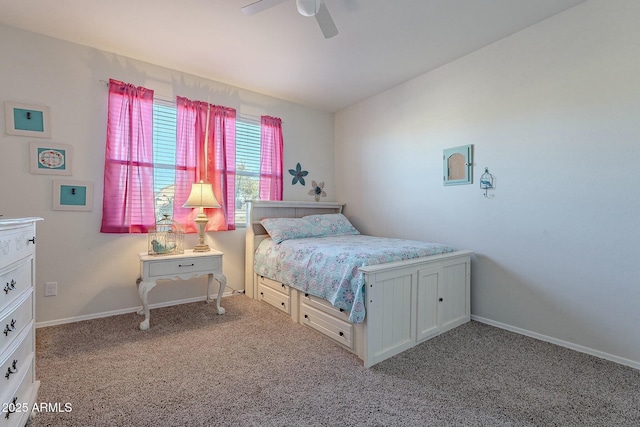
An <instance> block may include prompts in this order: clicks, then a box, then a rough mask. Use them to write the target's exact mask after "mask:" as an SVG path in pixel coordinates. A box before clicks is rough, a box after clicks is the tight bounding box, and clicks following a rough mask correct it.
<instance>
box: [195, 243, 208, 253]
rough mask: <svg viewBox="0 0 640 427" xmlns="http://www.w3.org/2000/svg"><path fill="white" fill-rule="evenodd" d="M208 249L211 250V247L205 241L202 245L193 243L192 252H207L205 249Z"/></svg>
mask: <svg viewBox="0 0 640 427" xmlns="http://www.w3.org/2000/svg"><path fill="white" fill-rule="evenodd" d="M210 250H211V248H210V247H209V245H207V244H206V243H205V244H203V245H195V247H194V248H193V251H194V252H207V251H210Z"/></svg>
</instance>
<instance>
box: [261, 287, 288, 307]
mask: <svg viewBox="0 0 640 427" xmlns="http://www.w3.org/2000/svg"><path fill="white" fill-rule="evenodd" d="M258 299H259V300H260V301H264V302H266V303H267V304H270V305H272V306H274V307H275V308H277V309H278V310H280V311H283V312H285V313H287V314H291V308H290V304H289V303H290V297H289V295H284V294H283V293H281V292H279V291H275V290H273V289H271V288H270V287H268V286H265V285H262V284H260V283H258Z"/></svg>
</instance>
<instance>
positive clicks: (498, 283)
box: [335, 0, 640, 368]
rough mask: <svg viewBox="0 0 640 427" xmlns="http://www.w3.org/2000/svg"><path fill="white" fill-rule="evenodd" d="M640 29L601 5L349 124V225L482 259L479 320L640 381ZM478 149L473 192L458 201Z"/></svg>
mask: <svg viewBox="0 0 640 427" xmlns="http://www.w3.org/2000/svg"><path fill="white" fill-rule="evenodd" d="M639 17H640V2H638V1H636V0H616V1H612V2H609V1H604V0H593V1H589V2H587V3H584V4H582V5H579V6H577V7H575V8H573V9H570V10H568V11H566V12H565V13H562V14H560V15H558V16H555V17H553V18H551V19H548V20H546V21H544V22H542V23H539V24H537V25H535V26H533V27H530V28H528V29H526V30H524V31H521V32H519V33H517V34H515V35H512V36H510V37H508V38H506V39H503V40H501V41H499V42H497V43H495V44H493V45H491V46H488V47H486V48H484V49H482V50H480V51H477V52H475V53H473V54H471V55H468V56H465V57H463V58H461V59H459V60H457V61H455V62H453V63H450V64H448V65H446V66H443V67H441V68H439V69H437V70H435V71H433V72H430V73H427V74H425V75H423V76H420V77H419V78H416V79H414V80H412V81H409V82H407V83H405V84H402V85H400V86H398V87H396V88H394V89H392V90H389V91H387V92H385V93H382V94H380V95H379V96H376V97H374V98H371V99H368V100H366V101H364V102H362V103H359V104H357V105H355V106H352V107H350V108H347V109H345V110H343V111H341V112H339V113H338V114H337V115H336V137H335V138H336V143H335V144H336V147H335V155H336V183H337V185H338V189H339V190H338V194H337V198H338V200H343V201H346V202H347V206H346V214H347V215H348V216H350V217H351V218H352V219H353V222H354V223H355V224H356V226H357V227H359V228H360V229H361V230H362V231H365V232H368V233H371V234H380V235H388V236H398V237H406V238H416V239H420V240H430V241H440V242H445V243H449V244H452V245H455V246H457V247H459V248H465V249H472V250H474V251H475V253H476V255H475V256H474V258H473V261H472V290H471V291H472V301H471V303H472V313H473V315H474V316H475V318H477V319H480V320H483V321H486V322H491V323H494V324H496V325H499V326H502V327H506V328H511V329H514V330H517V331H519V332H524V333H527V334H530V335H533V336H537V337H539V338H543V339H547V340H550V341H552V342H557V343H559V344H562V345H565V346H569V347H572V348H576V349H578V350H581V351H586V352H589V353H592V354H596V355H600V356H603V357H606V358H609V359H612V360H616V361H618V362H621V363H624V364H628V365H631V366H635V367H636V368H640V328H639V325H640V309H639V307H640V274H639V273H640V262H638V260H639V259H640V251H639V250H638V248H639V243H638V242H639V240H640V239H639V238H640V220H639V219H638V213H639V212H640V191H639V190H638V187H637V185H638V176H639V175H638V170H639V167H640V166H639V165H640V148H639V145H638V141H639V140H640V84H639V80H638V76H639V74H640V27H639V26H638V18H639ZM466 144H473V146H474V150H475V159H474V168H475V170H474V183H473V185H463V186H455V187H444V186H443V184H442V150H443V149H444V148H448V147H455V146H459V145H466ZM484 167H488V168H489V170H490V172H491V173H493V174H494V176H495V177H496V188H495V191H493V192H491V194H492V196H493V197H492V198H488V199H486V198H484V197H483V193H482V191H481V190H480V188H479V184H478V182H479V177H480V175H481V174H482V173H483V172H484Z"/></svg>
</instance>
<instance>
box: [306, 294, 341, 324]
mask: <svg viewBox="0 0 640 427" xmlns="http://www.w3.org/2000/svg"><path fill="white" fill-rule="evenodd" d="M300 301H301V302H302V303H304V304H307V305H309V306H311V307H313V308H315V309H317V310H320V311H322V312H325V313H327V314H330V315H332V316H333V317H337V318H338V319H341V320H344V321H345V322H348V321H349V312H348V311H346V310H343V309H341V308H337V307H334V306H333V305H331V303H330V302H329V301H327V300H326V299H322V298H319V297H315V296H313V295H309V294H307V293H304V294H302V296H301V297H300Z"/></svg>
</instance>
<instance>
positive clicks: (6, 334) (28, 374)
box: [0, 218, 42, 427]
mask: <svg viewBox="0 0 640 427" xmlns="http://www.w3.org/2000/svg"><path fill="white" fill-rule="evenodd" d="M40 220H42V218H14V219H5V218H0V405H2V406H1V407H0V411H1V412H0V427H4V426H24V425H25V424H26V422H27V421H28V419H29V416H30V415H31V410H32V409H33V406H34V404H35V401H36V396H37V394H38V387H39V386H40V382H39V381H36V375H35V344H36V338H35V295H34V281H35V248H36V222H37V221H40Z"/></svg>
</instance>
